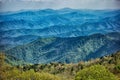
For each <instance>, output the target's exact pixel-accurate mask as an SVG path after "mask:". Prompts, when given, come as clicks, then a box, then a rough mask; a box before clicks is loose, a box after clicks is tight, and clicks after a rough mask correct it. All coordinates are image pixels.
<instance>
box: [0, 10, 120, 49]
mask: <svg viewBox="0 0 120 80" xmlns="http://www.w3.org/2000/svg"><path fill="white" fill-rule="evenodd" d="M119 31H120V10H77V9H69V8H64V9H60V10H52V9H45V10H29V11H26V10H23V11H18V12H8V13H7V12H6V13H0V49H1V50H4V49H5V48H6V49H7V48H10V47H14V46H17V45H23V44H27V43H29V42H31V41H34V40H36V39H38V38H39V37H61V38H65V37H78V36H89V35H92V34H96V33H102V34H106V33H110V32H119Z"/></svg>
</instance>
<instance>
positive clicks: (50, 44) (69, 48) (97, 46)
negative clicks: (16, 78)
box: [5, 32, 120, 64]
mask: <svg viewBox="0 0 120 80" xmlns="http://www.w3.org/2000/svg"><path fill="white" fill-rule="evenodd" d="M119 50H120V33H117V32H116V33H108V34H106V35H103V34H94V35H91V36H81V37H68V38H59V37H58V38H55V37H54V38H40V39H37V40H36V41H33V42H31V43H28V44H26V45H22V46H18V47H15V48H13V49H10V50H8V51H6V52H5V53H6V54H8V55H11V56H14V57H16V58H17V59H20V60H22V61H25V62H28V63H33V64H36V63H50V62H62V63H71V62H73V63H77V62H79V61H83V60H84V61H86V60H90V59H95V58H98V57H102V56H105V55H109V54H112V53H114V52H116V51H119Z"/></svg>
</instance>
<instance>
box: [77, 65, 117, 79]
mask: <svg viewBox="0 0 120 80" xmlns="http://www.w3.org/2000/svg"><path fill="white" fill-rule="evenodd" d="M75 80H116V77H115V76H114V75H113V74H112V73H111V72H109V71H108V70H107V69H106V68H105V67H104V66H101V65H94V66H91V67H89V68H85V69H83V70H81V71H79V72H78V73H77V75H76V77H75Z"/></svg>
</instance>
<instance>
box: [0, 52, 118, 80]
mask: <svg viewBox="0 0 120 80" xmlns="http://www.w3.org/2000/svg"><path fill="white" fill-rule="evenodd" d="M5 61H6V58H5V56H4V54H0V80H17V79H18V80H120V52H117V53H115V54H113V55H110V56H104V57H101V58H97V59H95V60H90V61H86V62H82V61H81V62H79V63H76V64H75V63H70V64H66V63H55V62H54V63H49V64H34V65H32V64H25V65H17V66H11V65H10V64H7V63H6V62H5Z"/></svg>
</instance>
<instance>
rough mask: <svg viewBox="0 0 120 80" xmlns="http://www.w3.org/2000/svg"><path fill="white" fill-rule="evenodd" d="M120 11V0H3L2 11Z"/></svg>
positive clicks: (0, 8)
mask: <svg viewBox="0 0 120 80" xmlns="http://www.w3.org/2000/svg"><path fill="white" fill-rule="evenodd" d="M65 7H69V8H75V9H120V0H1V5H0V11H16V10H21V9H45V8H52V9H60V8H65Z"/></svg>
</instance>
